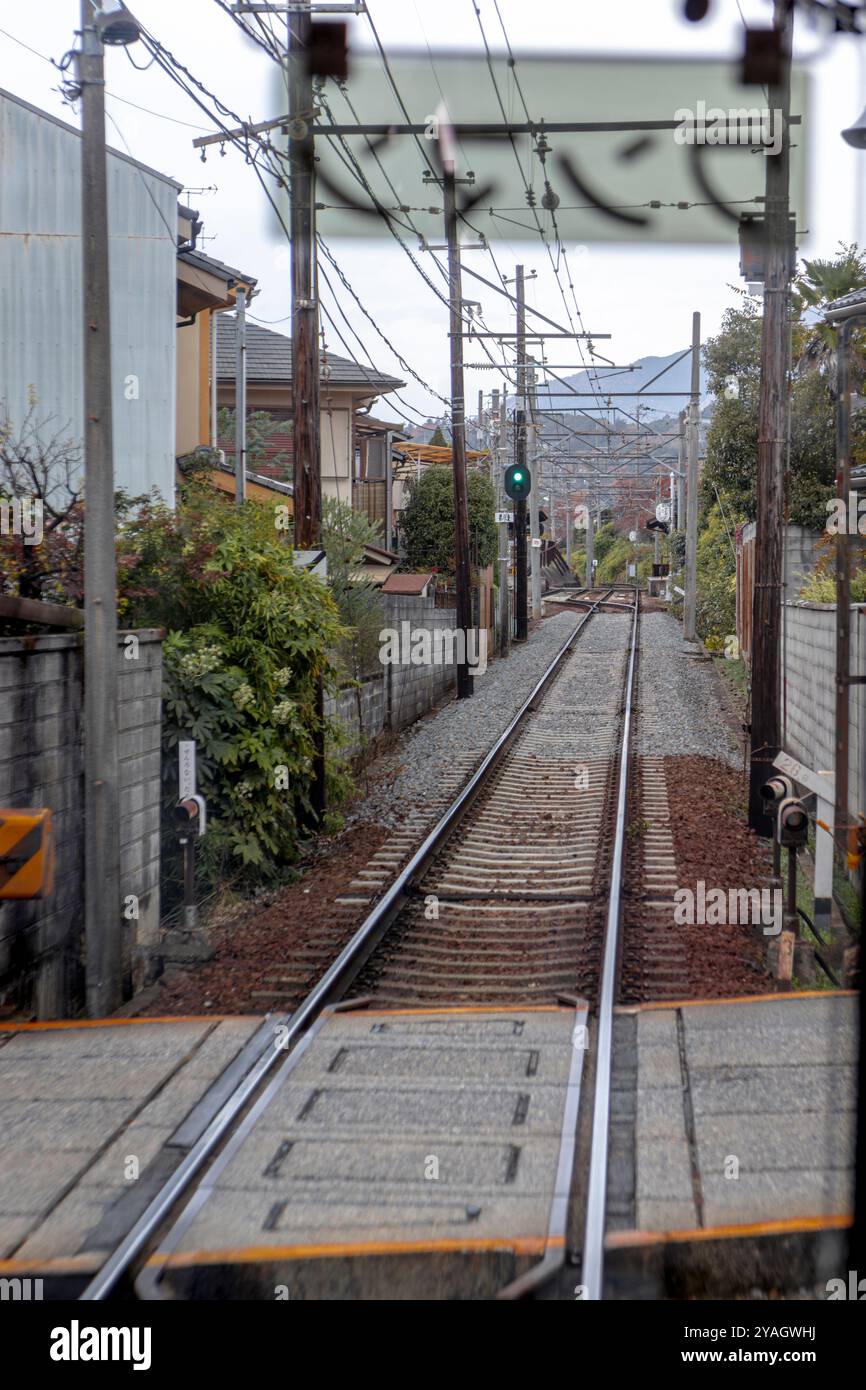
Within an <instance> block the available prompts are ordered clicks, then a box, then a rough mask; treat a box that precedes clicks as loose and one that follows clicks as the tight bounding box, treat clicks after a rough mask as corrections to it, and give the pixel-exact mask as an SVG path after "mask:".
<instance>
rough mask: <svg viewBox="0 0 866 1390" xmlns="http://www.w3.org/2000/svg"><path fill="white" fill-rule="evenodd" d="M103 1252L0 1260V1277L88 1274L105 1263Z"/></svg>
mask: <svg viewBox="0 0 866 1390" xmlns="http://www.w3.org/2000/svg"><path fill="white" fill-rule="evenodd" d="M105 1258H106V1255H105V1252H104V1251H99V1252H97V1253H95V1254H93V1253H92V1254H89V1255H57V1256H54V1255H52V1256H51V1257H50V1258H47V1259H43V1260H16V1259H10V1260H0V1275H3V1276H5V1275H7V1274H89V1273H90V1272H91V1270H94V1269H99V1267H100V1265H102V1264H103V1263H104V1262H105Z"/></svg>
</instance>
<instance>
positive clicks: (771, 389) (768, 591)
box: [749, 0, 794, 838]
mask: <svg viewBox="0 0 866 1390" xmlns="http://www.w3.org/2000/svg"><path fill="white" fill-rule="evenodd" d="M773 22H774V27H775V29H776V31H777V33H778V35H779V40H780V46H781V54H782V56H781V63H780V73H779V82H778V84H777V85H774V86H771V87H770V88H769V91H768V106H769V109H770V111H771V112H773V113H774V119H775V112H777V111H778V112H780V119H781V123H782V147H781V150H780V152H779V153H778V154H776V155H774V154H770V153H769V152H767V151H765V154H764V158H765V160H766V189H765V202H764V207H765V212H764V217H765V242H764V245H765V256H766V265H765V270H764V317H763V322H762V328H761V395H760V404H759V414H758V506H757V524H756V531H755V592H754V599H753V604H752V728H751V763H750V771H749V825H750V827H751V828H752V829H753V830H755V831H757V833H758V834H759V835H763V836H765V837H768V838H769V837H770V836H772V834H773V823H772V818H771V817H770V816H768V815H767V814H766V812H765V809H764V802H763V800H762V798H761V787H762V786H763V784H764V783H765V782H766V780H767V777H768V776H769V775H770V769H771V767H772V763H773V759H774V758H775V757H776V756H777V754H778V753H779V751H780V743H781V710H780V697H781V625H782V542H783V531H784V525H785V511H784V508H785V445H786V441H787V434H788V386H787V372H788V285H789V280H790V276H791V270H792V265H791V259H792V258H791V250H790V228H789V220H788V182H789V153H790V139H789V130H788V117H789V114H790V102H791V38H792V31H793V23H794V15H793V6H792V5H791V4H790V3H788V0H776V3H775V11H774V17H773Z"/></svg>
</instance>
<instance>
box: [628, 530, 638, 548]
mask: <svg viewBox="0 0 866 1390" xmlns="http://www.w3.org/2000/svg"><path fill="white" fill-rule="evenodd" d="M628 538H629V540H630V541H631V543H632V545H634V543H635V541H636V540H637V531H629V533H628Z"/></svg>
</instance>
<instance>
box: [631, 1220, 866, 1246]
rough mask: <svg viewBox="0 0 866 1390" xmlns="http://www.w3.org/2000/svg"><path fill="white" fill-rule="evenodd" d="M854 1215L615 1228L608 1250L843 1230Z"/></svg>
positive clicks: (850, 1222)
mask: <svg viewBox="0 0 866 1390" xmlns="http://www.w3.org/2000/svg"><path fill="white" fill-rule="evenodd" d="M853 1220H854V1218H853V1216H850V1215H843V1214H839V1215H834V1216H792V1217H786V1218H785V1220H784V1221H756V1222H752V1223H747V1224H745V1225H742V1226H699V1227H696V1228H695V1229H694V1230H691V1229H689V1228H685V1229H680V1230H673V1231H611V1232H610V1234H609V1235H607V1236H606V1237H605V1242H604V1244H605V1249H606V1250H628V1249H631V1248H632V1247H634V1248H639V1247H641V1246H647V1245H681V1244H685V1243H686V1242H688V1241H712V1240H737V1239H744V1238H748V1237H751V1236H778V1235H797V1234H799V1233H803V1234H805V1233H807V1232H809V1231H841V1230H845V1228H846V1227H848V1226H850V1225H851V1224H852V1222H853Z"/></svg>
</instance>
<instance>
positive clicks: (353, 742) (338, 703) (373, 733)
mask: <svg viewBox="0 0 866 1390" xmlns="http://www.w3.org/2000/svg"><path fill="white" fill-rule="evenodd" d="M359 699H360V703H361V721H360V725H361V726H360V728H359V725H358V701H359ZM386 712H387V701H386V690H385V675H384V672H383V673H382V675H381V676H371V677H369V678H368V679H367V680H365V681H362V682H361V685H360V688H357V689H356V687H355V686H351V685H349V686H344V687H343V689H342V690H340V691H338V693H337V695H336V696H333V695H329V696H328V698H327V699H326V700H325V715H326V716H327V718H328V719H336V720H338V721H339V722H340V724H342V725H343V727H344V729H345V730H346V731H347V735H348V742H347V744H346V751H347V752H348V753H349V754H350V755H354V754H355V753H359V752H360V751H361V749H362V748H363V747H364V746H365V744H369V743H372V742H373V740H374V739H375V738H378V736H379V734H381V732H382V730H383V729H384V728H385V716H386Z"/></svg>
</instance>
